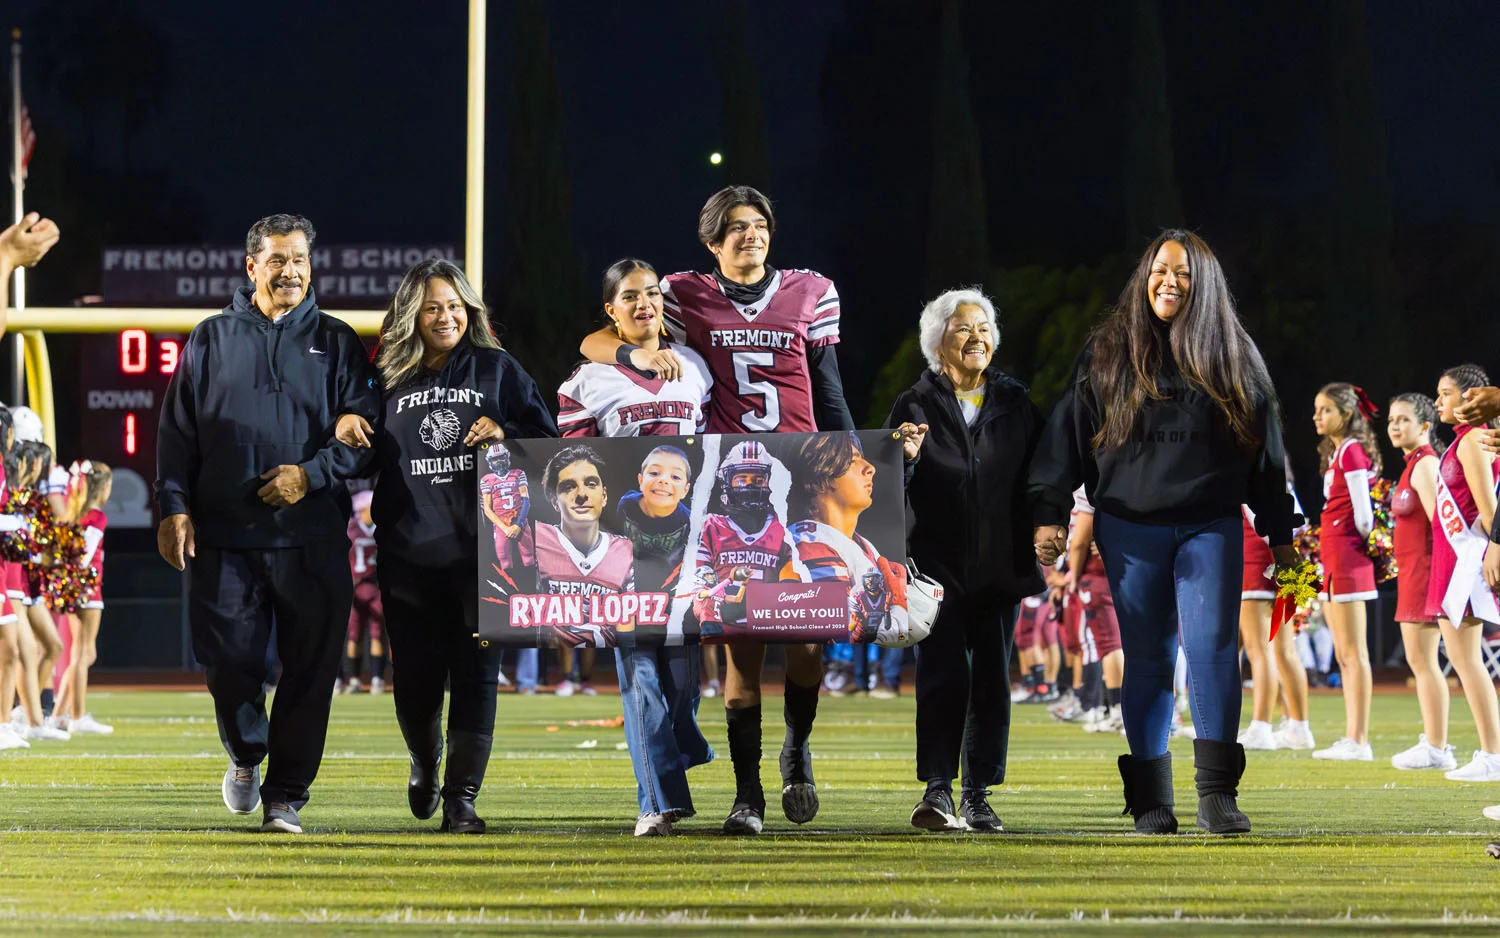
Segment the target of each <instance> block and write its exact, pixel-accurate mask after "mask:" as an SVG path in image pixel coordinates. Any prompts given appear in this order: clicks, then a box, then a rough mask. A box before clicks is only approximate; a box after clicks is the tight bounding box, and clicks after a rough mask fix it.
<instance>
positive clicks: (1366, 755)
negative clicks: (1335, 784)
mask: <svg viewBox="0 0 1500 938" xmlns="http://www.w3.org/2000/svg"><path fill="white" fill-rule="evenodd" d="M1312 755H1313V758H1314V759H1333V760H1335V761H1338V762H1372V761H1374V759H1375V750H1373V749H1371V748H1370V744H1369V743H1363V744H1361V743H1357V742H1355V741H1354V740H1352V739H1350V738H1349V737H1347V736H1342V737H1340V738H1339V741H1338V742H1336V743H1334V744H1333V745H1332V746H1329V747H1328V748H1327V749H1319V750H1318V751H1317V752H1314V753H1313V754H1312Z"/></svg>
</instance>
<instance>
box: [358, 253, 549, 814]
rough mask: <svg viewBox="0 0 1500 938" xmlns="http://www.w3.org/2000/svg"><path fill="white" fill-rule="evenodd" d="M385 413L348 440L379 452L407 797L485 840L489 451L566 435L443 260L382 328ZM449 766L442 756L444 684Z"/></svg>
mask: <svg viewBox="0 0 1500 938" xmlns="http://www.w3.org/2000/svg"><path fill="white" fill-rule="evenodd" d="M375 367H376V368H377V370H378V371H379V372H380V383H381V408H380V418H379V421H378V423H377V425H376V427H375V428H373V429H372V428H371V427H370V425H369V424H368V423H366V422H365V421H363V420H362V419H360V418H359V417H356V416H352V415H349V416H346V417H344V418H343V419H341V420H340V421H339V428H338V438H339V439H340V440H342V441H344V442H345V443H347V444H349V445H350V446H371V445H373V446H374V447H375V453H376V459H375V466H376V468H377V469H378V470H379V473H380V477H379V481H377V482H376V484H375V498H374V503H373V506H372V514H373V516H374V520H375V540H376V544H377V546H378V547H379V550H380V566H379V571H378V574H377V576H378V577H379V580H380V595H381V601H382V603H383V604H384V606H385V621H386V629H387V631H388V632H389V633H390V643H391V661H392V668H393V672H394V674H393V678H394V682H395V698H396V721H397V722H398V723H399V724H400V725H401V735H402V736H404V737H405V739H406V748H407V749H408V750H409V751H410V753H411V781H410V784H409V787H408V789H407V800H408V802H409V803H410V805H411V811H412V814H414V815H416V816H417V817H419V818H429V817H432V815H433V813H434V812H436V811H437V808H438V800H439V796H440V795H441V798H442V802H443V828H442V829H443V830H445V831H451V832H453V833H461V834H478V833H483V831H484V821H483V820H481V819H480V817H479V816H478V815H477V814H476V813H475V811H474V799H475V798H476V797H478V795H479V786H480V785H481V784H482V783H483V781H484V770H485V766H486V765H487V764H488V762H489V758H490V744H491V741H492V738H493V733H494V728H495V690H496V683H497V681H498V675H499V672H500V652H499V649H498V648H487V649H485V648H479V647H477V644H476V642H475V640H474V634H475V632H477V631H478V608H477V607H478V598H479V591H478V589H477V588H476V586H475V581H474V577H475V576H476V571H477V570H478V567H479V557H478V543H479V540H478V519H479V505H478V497H477V494H476V492H477V484H476V483H477V480H476V478H475V475H474V473H475V472H476V465H477V462H478V454H479V448H480V447H481V446H483V445H485V444H488V443H492V442H495V441H497V440H502V439H517V438H526V437H540V436H557V425H556V424H555V423H554V422H553V420H552V415H551V413H550V412H549V411H548V410H547V405H546V403H545V401H544V400H543V398H542V396H541V394H540V393H539V392H538V391H537V388H536V384H535V383H534V382H532V380H531V377H530V376H529V375H527V374H526V371H525V370H524V369H523V368H522V367H521V365H520V363H519V362H517V361H516V360H515V359H514V358H512V357H511V355H510V353H509V352H506V351H505V350H503V349H502V348H501V347H500V342H499V341H498V340H497V339H496V338H495V334H494V332H493V331H492V330H491V328H490V322H489V317H488V315H487V313H486V311H485V308H484V302H483V301H482V300H481V299H480V297H479V294H478V293H476V292H475V291H474V288H473V287H471V286H470V285H469V282H468V280H466V279H465V278H464V275H463V272H462V271H460V270H459V269H458V267H456V266H455V265H454V264H452V263H451V262H449V261H444V260H430V261H424V262H422V263H420V264H418V265H417V266H415V267H413V268H412V269H411V270H409V271H407V272H406V276H405V278H404V279H403V280H402V281H401V286H400V287H399V288H398V289H397V290H396V295H395V297H394V298H393V299H392V300H391V306H390V310H389V312H387V313H386V317H385V322H384V323H383V324H382V326H381V330H380V351H379V353H377V355H376V358H375ZM445 681H446V683H447V685H448V689H449V691H450V693H451V695H452V703H451V705H450V706H449V709H448V769H447V773H446V775H445V777H444V779H443V783H442V786H441V788H439V786H438V778H437V770H438V762H439V761H440V760H441V758H442V754H443V733H442V716H443V685H444V683H445Z"/></svg>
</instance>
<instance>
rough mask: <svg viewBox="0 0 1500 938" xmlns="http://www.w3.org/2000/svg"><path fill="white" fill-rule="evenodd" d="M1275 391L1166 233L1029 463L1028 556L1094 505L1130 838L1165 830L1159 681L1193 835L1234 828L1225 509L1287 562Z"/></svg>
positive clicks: (1214, 271)
mask: <svg viewBox="0 0 1500 938" xmlns="http://www.w3.org/2000/svg"><path fill="white" fill-rule="evenodd" d="M1283 462H1284V454H1283V449H1282V441H1281V426H1280V418H1279V414H1278V407H1277V403H1276V393H1275V389H1274V388H1273V387H1272V385H1271V378H1270V375H1269V373H1268V372H1267V371H1266V365H1265V361H1264V360H1263V359H1262V358H1261V354H1260V350H1259V349H1258V348H1256V345H1255V342H1254V341H1253V340H1252V339H1251V338H1250V336H1249V334H1248V333H1246V331H1245V328H1244V326H1243V325H1241V324H1240V320H1239V316H1238V315H1237V314H1236V312H1235V307H1234V300H1233V298H1232V297H1231V295H1230V292H1229V285H1228V283H1227V282H1226V281H1225V277H1224V271H1223V269H1222V268H1221V267H1220V266H1219V262H1218V259H1217V258H1215V257H1214V254H1213V252H1212V251H1211V250H1209V247H1208V245H1207V244H1205V243H1204V242H1203V240H1202V239H1201V238H1199V237H1198V236H1197V235H1195V234H1193V233H1192V232H1189V231H1182V230H1171V231H1164V232H1162V233H1161V234H1160V235H1158V236H1157V238H1156V240H1154V241H1153V242H1152V243H1151V245H1150V247H1149V248H1147V250H1146V252H1145V254H1143V255H1142V256H1141V259H1140V263H1139V264H1138V265H1137V266H1136V269H1135V273H1134V274H1133V275H1132V276H1131V278H1130V282H1129V283H1128V284H1126V286H1125V291H1124V292H1123V293H1122V294H1121V295H1120V301H1119V304H1118V305H1117V306H1116V308H1115V310H1114V312H1113V314H1112V315H1111V316H1110V317H1109V318H1108V319H1107V320H1105V321H1104V322H1103V323H1102V324H1100V326H1099V327H1098V328H1097V329H1095V331H1094V333H1093V335H1092V336H1091V337H1090V339H1089V342H1088V344H1087V346H1086V347H1085V348H1084V351H1083V354H1082V355H1081V356H1080V358H1079V362H1078V365H1077V367H1076V369H1075V371H1074V375H1073V378H1072V380H1071V381H1070V382H1069V385H1068V388H1067V390H1066V391H1065V393H1064V395H1063V398H1062V400H1061V401H1060V402H1059V403H1058V405H1057V407H1056V408H1055V409H1054V410H1053V412H1052V416H1051V418H1050V419H1049V421H1048V426H1047V429H1046V431H1045V432H1044V434H1043V437H1042V440H1041V443H1040V444H1039V446H1038V448H1037V453H1036V456H1035V458H1034V459H1033V461H1032V464H1031V473H1030V485H1029V490H1030V493H1031V497H1032V500H1033V506H1034V513H1035V520H1036V523H1037V527H1036V531H1035V543H1036V550H1037V554H1038V557H1039V559H1041V560H1042V561H1043V562H1044V563H1051V562H1052V561H1053V560H1054V559H1056V557H1057V555H1058V553H1059V552H1061V550H1062V549H1063V547H1064V544H1065V542H1066V536H1067V528H1066V526H1065V525H1066V521H1067V517H1068V509H1069V508H1070V507H1071V506H1072V504H1073V495H1072V493H1073V490H1074V489H1075V488H1077V487H1078V485H1079V484H1080V483H1082V484H1083V485H1084V486H1085V487H1086V489H1087V492H1088V497H1089V501H1090V502H1092V503H1093V505H1094V507H1095V509H1096V511H1095V538H1096V540H1097V542H1098V545H1099V552H1100V554H1102V555H1103V557H1104V565H1105V570H1106V571H1107V573H1108V577H1109V582H1110V588H1111V590H1112V592H1113V593H1114V599H1115V611H1116V614H1117V616H1118V618H1119V623H1120V638H1121V641H1122V643H1123V645H1124V651H1125V682H1124V699H1123V716H1124V720H1125V735H1126V738H1127V739H1128V740H1129V744H1130V754H1129V755H1124V756H1121V757H1120V759H1119V769H1120V778H1121V780H1122V781H1123V782H1124V787H1125V802H1126V807H1127V810H1128V811H1129V813H1130V814H1132V815H1133V816H1134V818H1135V827H1136V830H1138V831H1142V832H1148V833H1159V834H1169V833H1174V832H1175V831H1176V830H1177V819H1176V817H1175V816H1174V815H1173V813H1172V805H1173V801H1172V763H1171V757H1170V756H1169V755H1168V754H1167V738H1168V736H1169V734H1170V732H1171V721H1172V712H1173V710H1172V708H1173V695H1172V677H1173V670H1174V665H1175V659H1176V654H1177V647H1178V642H1179V634H1180V636H1181V642H1182V645H1183V648H1184V650H1185V652H1186V656H1187V664H1188V672H1189V674H1190V677H1191V687H1192V695H1191V703H1192V709H1193V722H1194V724H1195V725H1196V727H1197V731H1198V738H1197V739H1195V740H1194V742H1193V746H1194V750H1193V762H1194V766H1195V767H1196V769H1197V774H1196V781H1197V787H1198V826H1199V827H1202V828H1204V829H1206V830H1208V831H1210V832H1212V833H1216V834H1230V833H1243V832H1246V831H1249V830H1250V821H1249V819H1248V818H1246V817H1245V815H1244V814H1243V813H1242V812H1241V811H1240V810H1239V805H1238V803H1237V801H1236V797H1237V795H1238V785H1239V779H1240V776H1241V775H1242V774H1243V773H1244V769H1245V750H1244V748H1243V747H1242V746H1240V744H1239V743H1237V742H1235V731H1236V729H1237V728H1238V725H1239V718H1240V704H1241V687H1240V669H1239V640H1238V639H1239V629H1238V623H1239V603H1240V580H1241V576H1240V574H1241V565H1242V563H1243V553H1242V552H1243V549H1244V543H1243V534H1242V529H1241V513H1240V505H1241V504H1246V505H1249V506H1250V508H1251V509H1252V510H1253V511H1254V513H1255V528H1256V531H1257V532H1259V533H1260V534H1261V535H1262V536H1264V537H1266V538H1267V540H1268V541H1269V543H1270V546H1271V550H1272V553H1273V555H1274V557H1275V559H1276V561H1277V563H1278V564H1291V563H1293V562H1295V560H1296V551H1295V550H1294V549H1293V548H1292V528H1293V520H1294V513H1293V509H1292V500H1291V497H1290V496H1289V495H1288V494H1287V491H1286V478H1285V475H1284V470H1283Z"/></svg>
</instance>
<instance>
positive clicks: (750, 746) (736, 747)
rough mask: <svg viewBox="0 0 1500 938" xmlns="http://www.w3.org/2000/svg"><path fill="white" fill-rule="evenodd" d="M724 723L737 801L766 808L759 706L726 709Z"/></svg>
mask: <svg viewBox="0 0 1500 938" xmlns="http://www.w3.org/2000/svg"><path fill="white" fill-rule="evenodd" d="M724 722H725V724H726V726H727V728H728V735H729V761H730V762H731V763H732V764H733V765H734V788H735V795H734V800H735V801H737V802H739V801H743V802H746V803H749V804H756V805H760V806H761V807H762V808H764V806H765V803H766V796H765V792H764V791H763V790H762V789H761V786H760V747H761V728H760V704H756V705H755V706H753V707H744V708H741V709H739V710H725V711H724Z"/></svg>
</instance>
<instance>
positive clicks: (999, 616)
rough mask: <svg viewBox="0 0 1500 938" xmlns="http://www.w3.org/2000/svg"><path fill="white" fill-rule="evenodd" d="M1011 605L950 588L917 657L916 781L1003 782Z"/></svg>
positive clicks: (1013, 623) (1012, 619)
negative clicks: (960, 780)
mask: <svg viewBox="0 0 1500 938" xmlns="http://www.w3.org/2000/svg"><path fill="white" fill-rule="evenodd" d="M1016 612H1017V605H1016V604H1015V603H1014V602H1011V601H1009V600H1008V599H1006V598H1005V597H1002V596H998V595H996V594H994V593H979V594H972V593H959V592H958V591H956V590H955V591H950V592H949V593H948V598H947V599H945V600H943V605H942V607H941V608H940V609H939V611H938V617H937V621H936V622H934V623H933V625H932V634H931V635H929V636H927V638H925V639H924V640H923V641H922V642H921V643H919V644H918V645H917V646H916V647H915V651H916V653H917V778H918V779H920V780H922V781H924V782H927V781H934V780H939V781H944V782H951V781H952V780H953V779H954V778H955V777H957V776H958V774H959V768H960V761H959V760H960V757H961V758H962V768H963V786H964V787H965V788H988V787H989V786H991V785H998V784H1000V783H1001V782H1003V781H1005V757H1006V753H1007V752H1008V751H1009V748H1010V651H1011V643H1012V641H1013V640H1014V639H1015V632H1016Z"/></svg>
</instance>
